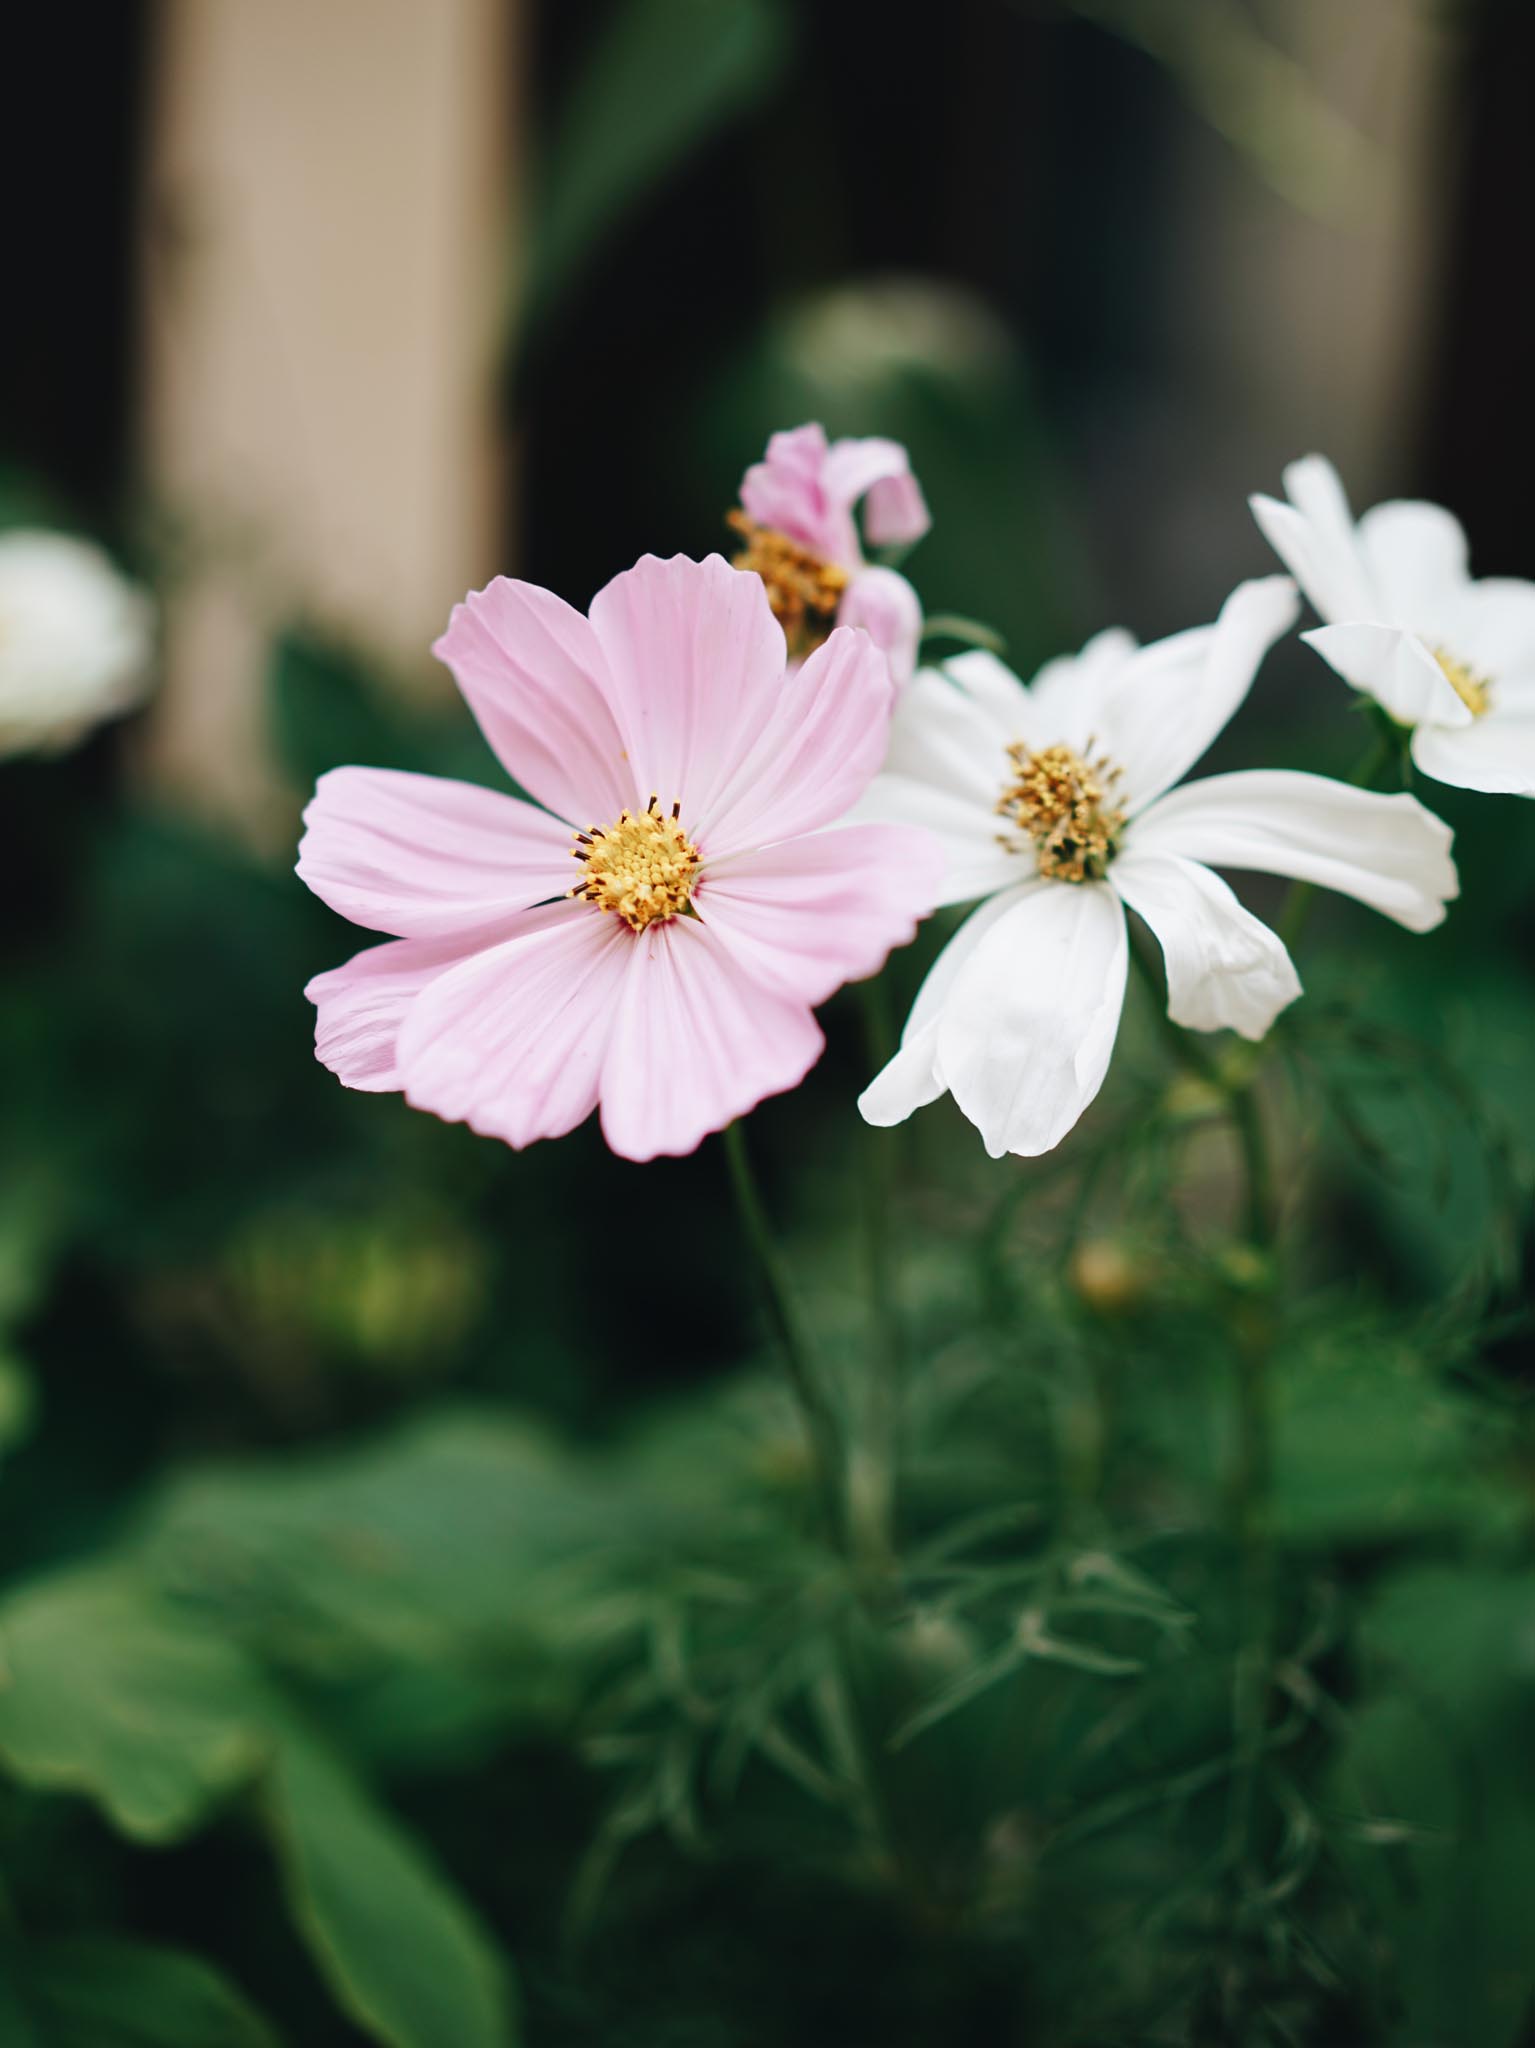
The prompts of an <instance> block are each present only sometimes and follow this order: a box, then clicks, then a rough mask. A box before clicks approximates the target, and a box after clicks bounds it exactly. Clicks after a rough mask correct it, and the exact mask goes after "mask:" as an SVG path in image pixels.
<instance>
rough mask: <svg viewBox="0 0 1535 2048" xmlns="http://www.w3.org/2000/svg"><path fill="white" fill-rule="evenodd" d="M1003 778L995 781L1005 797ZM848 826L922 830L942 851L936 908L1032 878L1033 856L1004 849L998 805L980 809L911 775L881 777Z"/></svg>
mask: <svg viewBox="0 0 1535 2048" xmlns="http://www.w3.org/2000/svg"><path fill="white" fill-rule="evenodd" d="M1001 788H1002V778H1001V777H1000V775H999V776H998V778H997V793H998V794H1000V793H1001ZM849 823H851V824H857V825H920V826H921V827H922V829H923V830H924V831H926V832H930V833H931V834H932V835H933V837H934V838H935V839H936V840H937V841H938V842H939V844H940V845H941V846H942V848H943V857H944V870H943V880H942V884H941V886H940V889H939V892H938V895H937V897H936V899H935V904H936V905H939V906H941V905H943V904H945V903H974V902H975V901H976V899H977V898H978V897H981V896H990V895H993V894H994V893H995V892H996V891H997V890H998V889H1006V888H1010V887H1011V886H1012V884H1013V883H1015V882H1020V881H1026V880H1027V879H1028V878H1029V877H1030V876H1031V875H1032V874H1033V872H1034V860H1033V855H1032V853H1012V852H1009V851H1008V849H1007V848H1006V847H1005V846H1003V845H1002V844H1001V841H1000V838H999V834H1000V833H1001V832H1002V830H1003V820H1002V819H1001V818H999V817H998V816H997V811H996V804H995V799H993V800H992V801H991V802H988V803H982V802H981V801H980V800H979V799H978V798H976V797H973V796H956V795H954V794H953V793H952V792H951V791H949V790H947V789H940V788H935V787H934V785H933V784H931V783H928V782H918V781H916V780H915V779H914V778H913V777H912V776H910V775H877V776H875V778H874V780H873V782H872V783H870V785H869V787H868V790H867V791H866V792H865V794H864V796H863V797H862V799H861V800H860V801H859V803H858V804H857V806H856V807H855V809H854V810H853V813H852V815H851V818H850V819H849Z"/></svg>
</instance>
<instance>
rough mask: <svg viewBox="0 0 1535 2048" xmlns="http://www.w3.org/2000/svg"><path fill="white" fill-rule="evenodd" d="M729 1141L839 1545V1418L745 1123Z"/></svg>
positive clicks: (739, 1204)
mask: <svg viewBox="0 0 1535 2048" xmlns="http://www.w3.org/2000/svg"><path fill="white" fill-rule="evenodd" d="M724 1143H725V1158H726V1160H727V1162H728V1163H729V1167H730V1185H731V1188H732V1190H733V1191H734V1194H735V1198H736V1208H737V1210H738V1211H739V1213H740V1218H741V1228H742V1230H743V1231H744V1233H745V1235H746V1240H747V1243H748V1244H749V1245H750V1246H751V1249H752V1254H753V1256H754V1257H755V1259H756V1262H757V1275H758V1279H759V1281H760V1283H761V1287H762V1299H763V1305H764V1307H765V1308H766V1309H767V1312H768V1320H769V1322H770V1323H771V1324H772V1326H773V1335H774V1337H775V1338H776V1339H777V1342H778V1348H779V1351H780V1353H781V1355H782V1358H783V1364H784V1371H785V1373H786V1375H787V1377H788V1381H789V1389H790V1392H791V1393H792V1394H793V1396H794V1400H795V1405H796V1406H797V1407H798V1409H799V1413H800V1420H801V1422H802V1423H803V1424H804V1429H805V1440H806V1444H807V1446H808V1449H809V1452H810V1462H811V1469H812V1471H813V1473H814V1475H815V1489H816V1494H817V1496H818V1498H819V1500H820V1504H821V1512H822V1514H823V1516H824V1518H825V1523H826V1532H827V1534H828V1536H829V1537H830V1538H831V1540H832V1541H833V1542H834V1543H840V1542H841V1541H842V1537H843V1515H842V1495H841V1484H840V1474H841V1470H842V1446H841V1435H840V1432H839V1430H838V1428H837V1418H836V1416H835V1415H834V1414H833V1412H832V1408H831V1404H830V1402H829V1401H828V1400H827V1398H826V1395H825V1393H824V1392H823V1391H822V1388H821V1384H820V1381H819V1380H818V1378H817V1377H816V1373H815V1369H814V1367H813V1366H812V1365H811V1362H810V1352H809V1348H808V1346H807V1345H806V1343H805V1339H804V1335H803V1333H802V1331H801V1330H800V1327H799V1319H798V1317H797V1316H796V1314H795V1312H794V1304H793V1301H792V1298H791V1296H790V1293H789V1286H788V1279H787V1276H786V1274H785V1272H784V1266H783V1260H782V1258H781V1256H780V1254H779V1250H778V1246H777V1244H776V1243H775V1242H774V1239H773V1233H772V1229H771V1227H770V1225H769V1223H768V1218H767V1210H766V1208H765V1207H764V1206H763V1201H762V1196H761V1194H760V1193H759V1191H758V1188H757V1182H756V1177H755V1176H754V1174H753V1173H752V1168H751V1161H750V1160H749V1159H748V1157H747V1153H746V1138H745V1134H744V1131H743V1129H742V1126H741V1124H740V1123H739V1122H737V1123H733V1124H730V1125H728V1126H727V1127H726V1130H725V1132H724Z"/></svg>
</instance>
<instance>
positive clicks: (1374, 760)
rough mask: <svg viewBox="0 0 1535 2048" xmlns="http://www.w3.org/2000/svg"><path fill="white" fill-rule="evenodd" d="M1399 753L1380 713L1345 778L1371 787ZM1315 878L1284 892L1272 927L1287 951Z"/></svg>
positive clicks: (1304, 916)
mask: <svg viewBox="0 0 1535 2048" xmlns="http://www.w3.org/2000/svg"><path fill="white" fill-rule="evenodd" d="M1402 756H1403V742H1402V734H1401V729H1400V727H1398V726H1396V725H1393V724H1392V723H1391V721H1390V720H1389V719H1388V718H1386V717H1385V715H1384V714H1382V715H1381V719H1380V722H1379V723H1378V724H1377V726H1376V729H1375V732H1374V735H1373V736H1372V738H1371V740H1370V744H1369V746H1368V747H1367V748H1366V749H1365V751H1364V753H1363V754H1362V755H1361V756H1360V758H1359V760H1358V761H1357V762H1356V763H1355V764H1354V772H1353V774H1352V775H1350V777H1349V778H1348V779H1349V782H1350V784H1351V786H1352V787H1353V788H1355V789H1373V788H1374V787H1375V785H1376V783H1377V782H1379V781H1380V779H1381V777H1382V775H1383V774H1384V773H1385V771H1386V769H1388V768H1389V767H1390V766H1391V763H1392V762H1393V761H1400V760H1401V759H1402ZM1316 894H1317V885H1316V883H1315V882H1292V883H1291V884H1290V887H1289V891H1288V893H1287V894H1286V896H1285V900H1284V908H1283V909H1282V910H1281V911H1280V913H1279V917H1278V920H1277V922H1276V924H1275V927H1274V929H1275V930H1276V931H1277V932H1278V934H1279V937H1280V939H1281V940H1282V942H1283V944H1284V949H1285V951H1286V952H1287V953H1293V952H1294V951H1295V949H1296V947H1297V946H1298V945H1299V944H1300V940H1301V935H1302V933H1303V932H1304V931H1305V929H1306V922H1307V920H1308V919H1309V917H1310V916H1311V906H1312V904H1313V903H1314V902H1315V901H1316Z"/></svg>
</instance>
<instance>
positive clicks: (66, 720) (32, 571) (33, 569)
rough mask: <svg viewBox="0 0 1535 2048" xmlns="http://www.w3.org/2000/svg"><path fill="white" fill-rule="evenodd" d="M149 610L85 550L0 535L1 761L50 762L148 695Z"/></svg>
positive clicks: (24, 535) (22, 533) (45, 537)
mask: <svg viewBox="0 0 1535 2048" xmlns="http://www.w3.org/2000/svg"><path fill="white" fill-rule="evenodd" d="M152 630H153V611H152V607H151V605H150V601H149V599H148V597H147V596H146V595H145V593H144V592H143V591H142V590H140V589H138V588H137V587H136V586H135V585H134V584H132V583H130V582H129V581H128V580H127V578H126V577H124V576H123V575H121V574H120V573H119V571H118V570H117V569H116V568H115V567H114V566H113V564H112V562H111V561H110V560H109V559H108V557H107V556H106V555H105V554H103V553H102V551H101V549H100V548H98V547H94V546H92V544H91V543H90V542H89V541H84V540H77V539H75V538H73V537H72V536H71V535H68V534H62V533H44V532H39V531H33V530H30V529H29V530H17V531H14V532H9V533H0V757H4V756H5V755H7V754H28V753H58V752H60V751H61V750H62V749H64V748H66V747H70V746H73V745H74V743H75V742H76V741H77V740H79V739H81V738H83V737H84V735H85V734H86V733H87V732H89V731H90V729H91V727H92V726H94V725H98V724H100V722H101V721H102V720H103V719H106V718H115V717H116V716H118V715H119V714H120V713H121V712H124V711H127V710H129V709H131V708H132V706H133V705H135V704H137V703H138V702H139V701H140V699H141V698H142V697H143V696H144V694H145V691H146V690H147V688H148V686H149V677H150V660H149V658H150V645H151V637H152Z"/></svg>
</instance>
